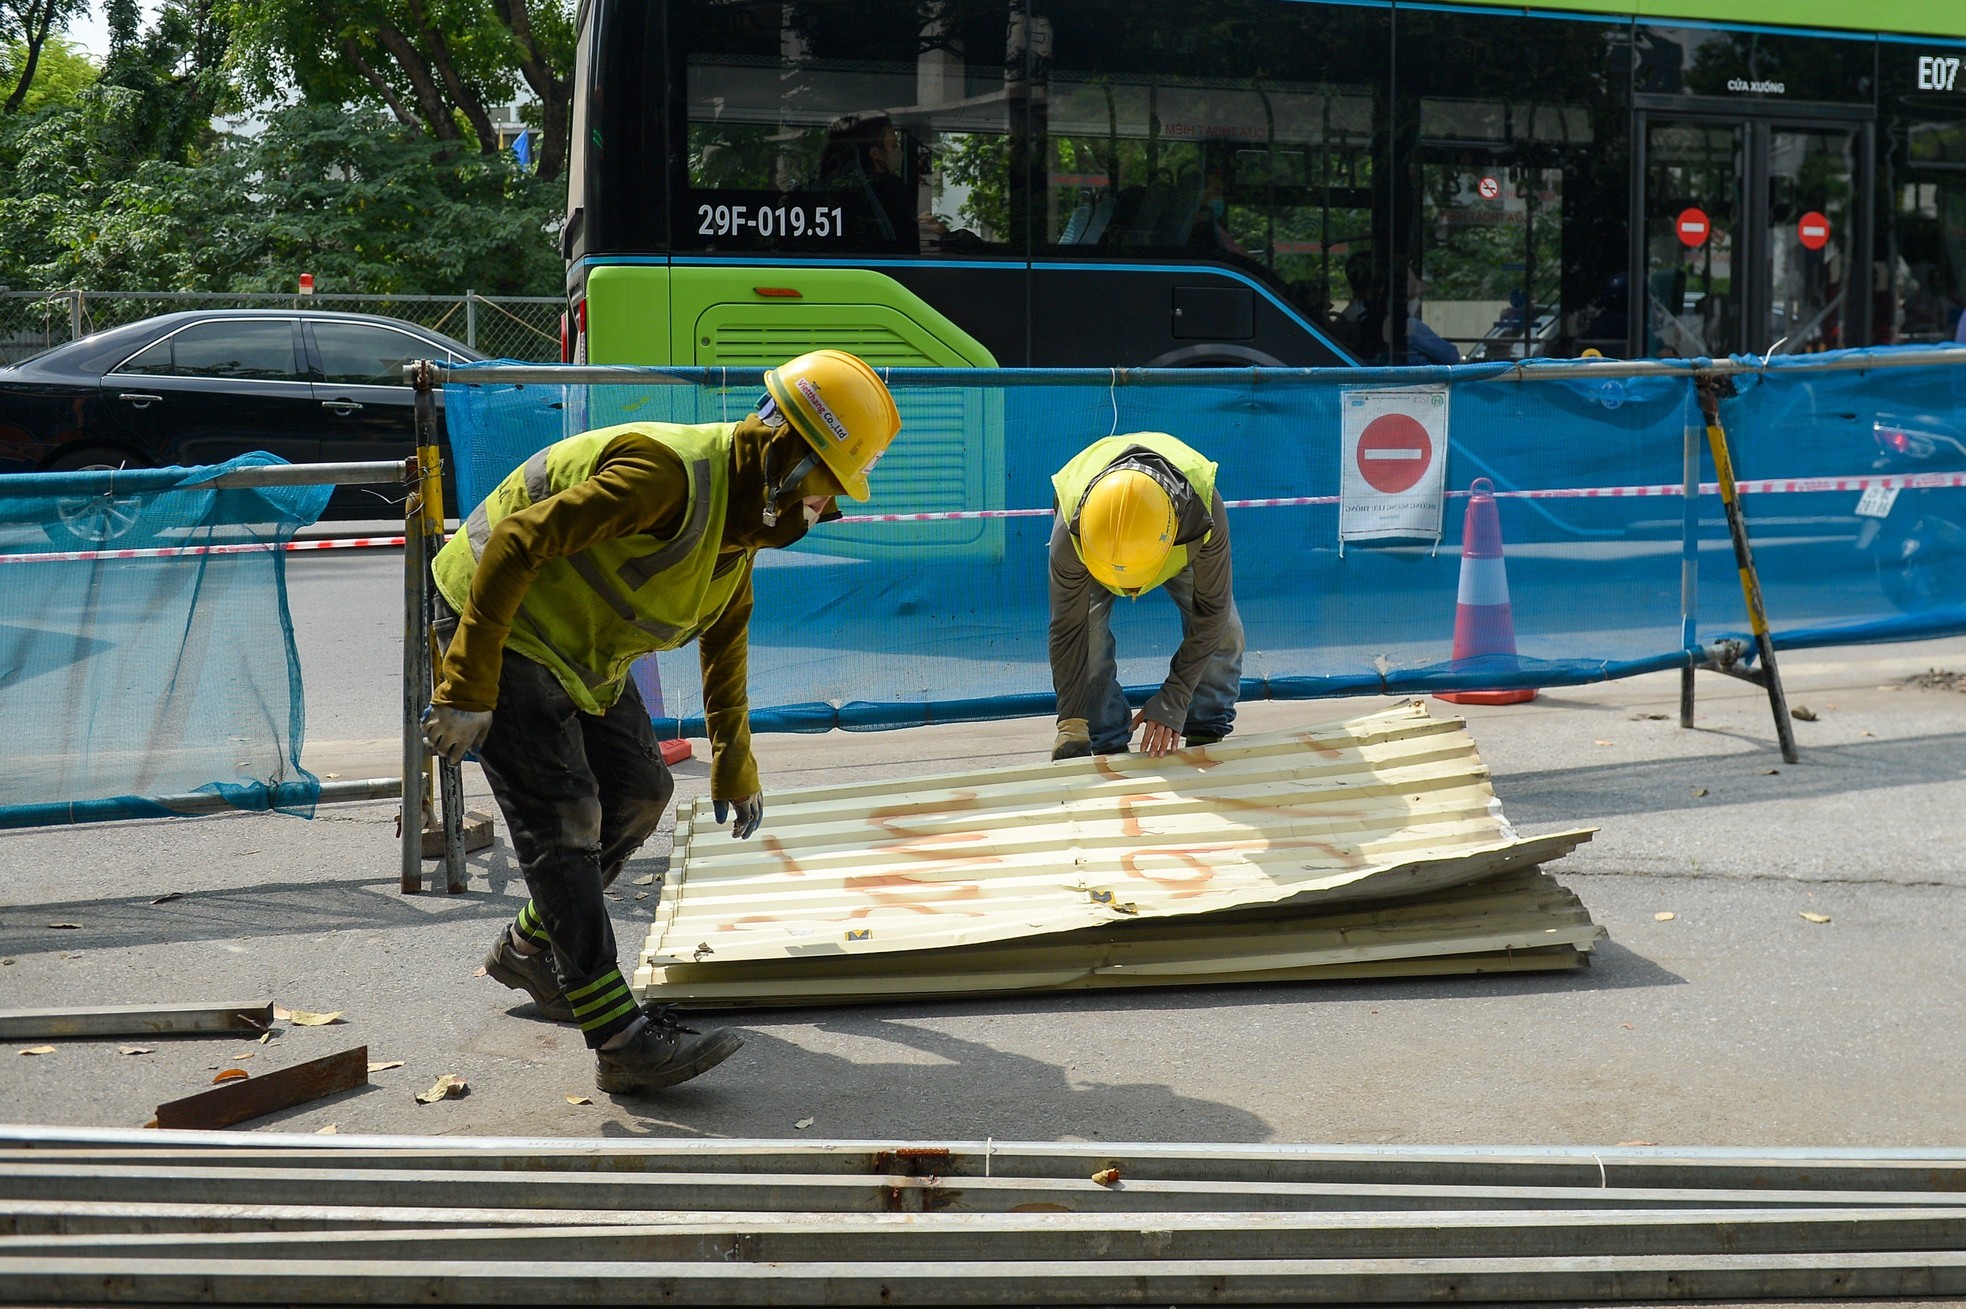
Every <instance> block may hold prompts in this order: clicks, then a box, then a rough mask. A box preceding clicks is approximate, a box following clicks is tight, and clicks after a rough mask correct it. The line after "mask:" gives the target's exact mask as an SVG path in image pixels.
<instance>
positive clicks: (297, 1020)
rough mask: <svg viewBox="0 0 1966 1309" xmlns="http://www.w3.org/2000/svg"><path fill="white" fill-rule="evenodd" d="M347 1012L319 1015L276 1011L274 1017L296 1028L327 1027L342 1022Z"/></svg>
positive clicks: (300, 1011)
mask: <svg viewBox="0 0 1966 1309" xmlns="http://www.w3.org/2000/svg"><path fill="white" fill-rule="evenodd" d="M346 1012H347V1011H346V1010H344V1009H337V1010H335V1011H334V1012H333V1013H331V1014H317V1013H310V1012H308V1011H307V1010H305V1009H275V1010H274V1011H273V1016H274V1017H275V1018H284V1019H286V1020H287V1021H288V1022H290V1023H292V1024H293V1025H294V1026H295V1027H326V1026H327V1025H328V1024H329V1023H338V1022H340V1021H341V1016H342V1014H344V1013H346Z"/></svg>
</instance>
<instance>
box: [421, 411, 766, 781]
mask: <svg viewBox="0 0 1966 1309" xmlns="http://www.w3.org/2000/svg"><path fill="white" fill-rule="evenodd" d="M688 499H689V475H688V473H687V472H686V470H685V469H684V467H683V461H682V459H681V458H680V457H679V456H678V455H677V454H676V453H675V452H674V451H672V450H671V449H669V447H667V446H665V445H663V444H662V443H661V442H659V441H656V440H655V439H653V438H652V437H648V436H643V435H640V434H639V433H634V432H627V433H623V434H622V435H620V436H618V437H616V438H615V439H614V440H612V441H610V442H609V443H608V444H607V446H606V448H605V449H603V450H602V451H601V456H600V460H599V462H598V463H597V464H596V465H595V468H594V474H593V476H591V477H589V478H588V479H587V480H585V481H583V482H581V483H579V484H577V485H575V486H570V487H568V488H567V489H566V490H564V491H561V492H559V493H558V494H556V495H552V496H548V497H547V498H546V499H544V500H541V501H540V502H539V503H537V504H534V505H531V506H529V507H528V508H526V509H523V510H521V511H519V512H518V513H514V514H508V515H507V516H506V517H504V518H501V519H500V520H499V521H498V522H497V523H496V524H495V525H494V526H493V527H492V532H491V538H490V539H489V540H488V541H487V542H486V543H485V548H484V552H483V553H482V555H480V557H479V559H478V564H477V568H476V570H475V571H474V573H473V574H472V578H471V596H470V600H469V603H467V604H465V605H464V606H463V607H462V608H461V609H460V611H459V615H458V627H457V635H456V636H455V637H453V638H452V640H451V644H450V648H449V650H448V651H447V652H446V653H445V655H444V662H443V666H442V668H441V669H440V670H439V674H440V681H439V683H438V686H437V692H436V695H435V696H434V697H433V698H434V699H435V701H436V703H438V704H443V705H450V706H452V707H453V708H457V709H470V710H478V711H485V710H491V709H494V708H496V707H497V703H498V674H499V669H500V668H501V667H502V666H503V662H504V654H505V641H506V638H507V637H508V636H509V635H510V634H511V631H512V620H513V618H514V617H515V616H516V615H517V613H518V610H519V603H520V601H521V600H523V599H524V598H525V595H526V592H527V591H528V590H529V589H530V588H531V586H532V584H533V582H534V581H535V580H536V579H537V578H538V576H539V571H540V569H541V568H542V567H543V566H544V565H545V564H546V563H547V562H548V561H549V560H553V559H564V558H566V557H568V556H569V555H573V554H578V553H579V552H580V551H582V550H585V549H586V548H588V547H589V546H591V545H595V544H597V543H599V542H602V541H611V540H614V539H615V538H617V537H623V536H635V535H648V536H653V537H655V538H657V539H658V540H667V539H669V538H672V537H674V536H675V535H676V534H677V533H678V532H679V531H681V530H682V526H683V516H684V512H685V510H686V509H687V507H688ZM723 551H724V552H728V553H742V554H745V555H746V558H745V560H744V562H743V564H742V567H743V569H744V575H743V577H742V578H741V579H740V580H739V582H738V585H737V590H736V591H735V592H734V593H733V594H732V596H731V599H730V603H729V604H727V605H726V606H725V607H724V611H723V613H721V614H719V615H718V616H717V618H716V620H715V621H714V622H712V623H711V624H710V626H709V627H707V628H705V629H704V630H703V632H702V634H701V635H700V636H699V637H698V638H697V658H698V660H699V662H700V664H701V666H702V670H703V706H704V719H705V722H706V723H707V726H708V732H709V736H710V749H711V768H710V794H711V795H712V796H713V797H715V798H717V799H720V800H734V799H737V798H739V797H741V796H747V795H755V794H757V792H758V791H759V790H760V786H759V781H758V766H757V762H756V761H755V760H754V759H753V758H752V755H751V724H750V698H749V692H748V690H747V685H746V683H747V679H748V675H749V663H750V622H751V603H752V601H751V560H750V558H749V557H748V556H749V551H748V550H746V549H744V548H743V547H741V546H735V545H732V544H730V543H729V541H728V540H726V542H725V544H724V546H723Z"/></svg>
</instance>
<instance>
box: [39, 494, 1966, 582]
mask: <svg viewBox="0 0 1966 1309" xmlns="http://www.w3.org/2000/svg"><path fill="white" fill-rule="evenodd" d="M1736 485H1737V487H1738V489H1739V490H1740V493H1741V494H1742V495H1782V494H1797V493H1803V492H1812V491H1864V490H1868V489H1869V488H1871V487H1873V486H1878V487H1891V488H1896V489H1898V490H1931V489H1938V488H1943V487H1961V486H1966V473H1900V474H1896V475H1887V474H1860V475H1853V476H1849V477H1790V478H1767V479H1763V480H1760V481H1750V482H1740V483H1737V484H1736ZM1685 493H1686V488H1685V487H1684V486H1682V485H1680V484H1679V483H1677V482H1660V483H1658V484H1656V485H1652V486H1576V487H1551V488H1548V489H1545V490H1530V491H1497V492H1495V498H1496V499H1497V500H1597V499H1620V498H1628V497H1636V496H1673V497H1679V496H1682V495H1684V494H1685ZM1700 494H1701V495H1718V494H1720V486H1719V484H1718V483H1715V482H1702V483H1701V484H1700ZM1467 495H1468V493H1467V492H1466V491H1449V492H1448V493H1447V498H1448V499H1450V500H1458V499H1465V498H1466V497H1467ZM1338 500H1339V497H1337V496H1335V495H1290V496H1277V497H1273V498H1270V499H1260V500H1224V501H1223V502H1222V503H1223V504H1224V505H1225V506H1227V507H1228V508H1230V509H1280V508H1286V507H1289V506H1293V505H1335V504H1337V503H1338ZM1051 512H1052V511H1051V510H1049V509H951V510H943V511H941V512H937V513H921V514H848V515H846V516H845V517H842V518H836V519H834V520H833V521H834V522H835V523H842V524H852V523H954V522H965V521H971V520H975V519H990V518H1049V517H1051ZM403 540H404V538H402V537H400V536H349V537H340V538H336V539H334V540H325V541H288V542H287V543H286V544H285V545H282V546H277V547H276V546H273V545H269V544H261V543H257V542H255V543H252V544H247V545H178V546H153V547H151V548H149V549H143V550H60V551H53V552H50V553H46V554H0V564H28V563H43V564H47V563H76V562H81V561H85V560H93V559H175V558H180V557H183V556H189V555H226V554H265V553H267V552H269V551H272V550H274V549H281V550H291V551H303V550H364V549H374V548H378V547H380V548H387V547H392V546H400V545H402V544H403Z"/></svg>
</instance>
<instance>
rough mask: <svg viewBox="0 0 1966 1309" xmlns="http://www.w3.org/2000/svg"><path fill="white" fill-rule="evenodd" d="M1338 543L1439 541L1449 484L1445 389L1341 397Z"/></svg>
mask: <svg viewBox="0 0 1966 1309" xmlns="http://www.w3.org/2000/svg"><path fill="white" fill-rule="evenodd" d="M1338 404H1339V431H1340V433H1341V435H1342V441H1341V446H1342V449H1343V455H1344V461H1345V462H1344V468H1343V471H1342V474H1341V475H1340V477H1339V480H1338V540H1339V541H1340V542H1345V541H1374V540H1383V539H1385V538H1387V537H1416V536H1417V537H1430V538H1432V539H1433V540H1435V541H1438V540H1439V539H1440V526H1441V513H1442V508H1443V505H1444V501H1445V494H1444V493H1445V490H1446V486H1447V388H1446V387H1445V386H1401V387H1388V388H1385V389H1383V390H1363V389H1361V390H1355V391H1345V392H1343V393H1341V395H1340V396H1339V400H1338Z"/></svg>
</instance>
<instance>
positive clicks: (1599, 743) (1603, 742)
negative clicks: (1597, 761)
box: [1591, 738, 1611, 745]
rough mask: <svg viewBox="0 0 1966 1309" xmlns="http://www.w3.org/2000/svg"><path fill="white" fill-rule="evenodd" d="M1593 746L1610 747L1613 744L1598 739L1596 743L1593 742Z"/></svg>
mask: <svg viewBox="0 0 1966 1309" xmlns="http://www.w3.org/2000/svg"><path fill="white" fill-rule="evenodd" d="M1591 744H1593V745H1610V744H1611V743H1610V742H1609V741H1606V740H1603V739H1602V738H1600V739H1598V740H1596V741H1593V742H1592V743H1591Z"/></svg>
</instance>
